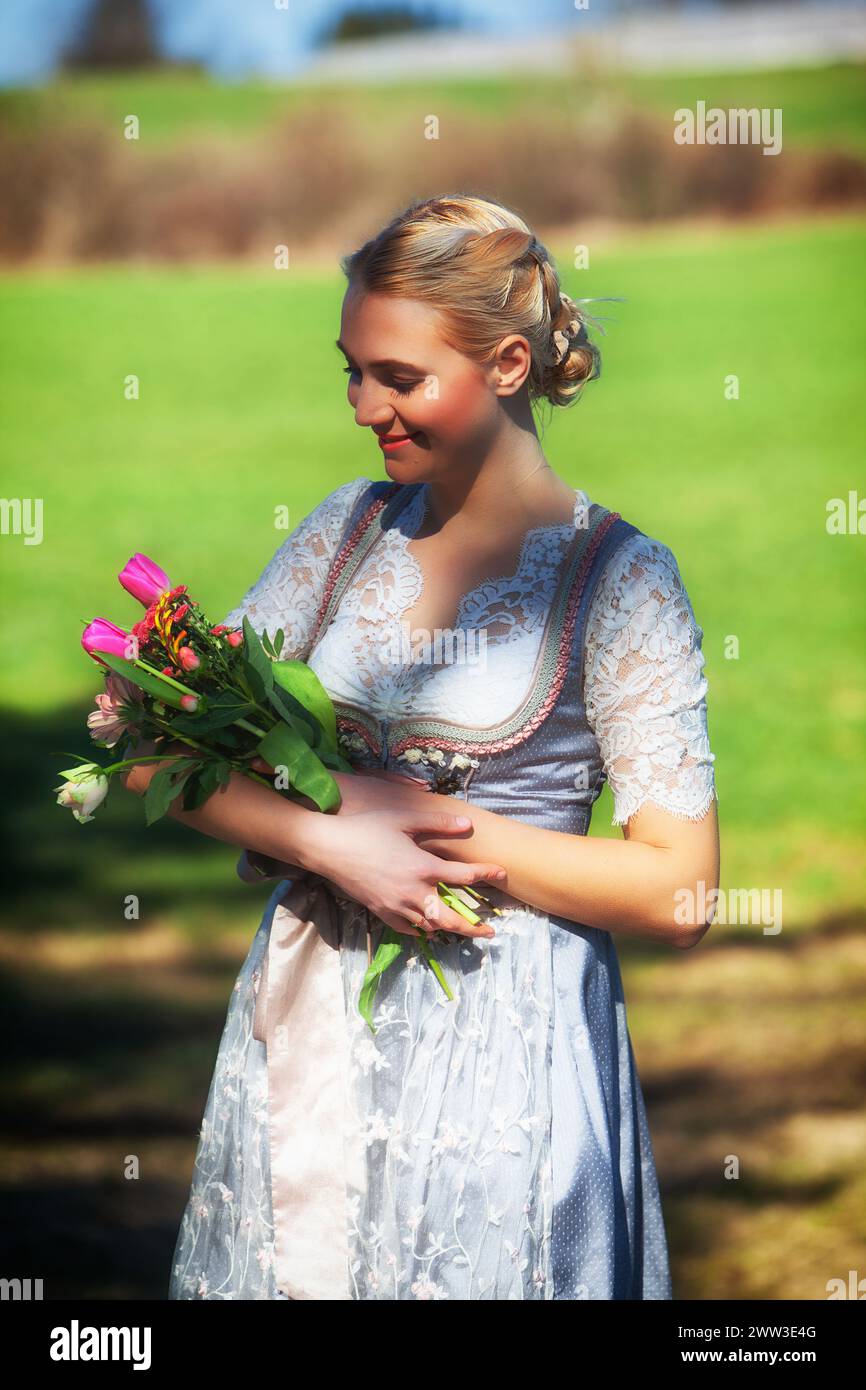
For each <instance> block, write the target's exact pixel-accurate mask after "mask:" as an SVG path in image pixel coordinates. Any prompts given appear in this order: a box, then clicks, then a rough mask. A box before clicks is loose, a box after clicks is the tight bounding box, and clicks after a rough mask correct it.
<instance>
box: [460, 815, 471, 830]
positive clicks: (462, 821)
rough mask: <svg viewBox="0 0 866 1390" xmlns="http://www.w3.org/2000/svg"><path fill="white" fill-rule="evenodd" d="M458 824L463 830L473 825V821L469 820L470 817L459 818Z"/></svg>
mask: <svg viewBox="0 0 866 1390" xmlns="http://www.w3.org/2000/svg"><path fill="white" fill-rule="evenodd" d="M457 824H458V825H459V826H460V827H461V828H462V827H464V826H466V825H471V824H472V822H471V820H470V819H469V817H468V816H458V817H457Z"/></svg>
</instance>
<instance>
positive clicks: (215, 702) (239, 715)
mask: <svg viewBox="0 0 866 1390" xmlns="http://www.w3.org/2000/svg"><path fill="white" fill-rule="evenodd" d="M253 709H254V706H253V705H251V704H250V702H249V700H244V698H243V696H242V695H240V694H238V693H237V692H236V691H234V690H221V691H220V693H219V694H218V695H215V696H213V698H212V699H210V700H209V701H208V706H207V709H206V710H205V712H204V714H199V712H198V711H196V713H195V714H178V715H174V716H173V718H172V720H171V727H172V729H173V730H174V731H175V732H176V733H179V734H189V735H190V736H191V737H195V736H196V735H197V734H210V733H213V732H214V731H215V730H216V729H223V728H225V727H226V726H227V725H229V724H233V723H234V721H235V720H236V719H243V718H245V716H246V715H248V714H251V713H252V711H253Z"/></svg>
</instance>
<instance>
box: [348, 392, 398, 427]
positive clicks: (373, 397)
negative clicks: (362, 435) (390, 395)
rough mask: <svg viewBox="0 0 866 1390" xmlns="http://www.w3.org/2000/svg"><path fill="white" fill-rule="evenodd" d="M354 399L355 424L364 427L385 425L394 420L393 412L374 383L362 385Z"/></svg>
mask: <svg viewBox="0 0 866 1390" xmlns="http://www.w3.org/2000/svg"><path fill="white" fill-rule="evenodd" d="M357 389H358V394H357V396H356V398H355V424H356V425H365V426H375V425H387V424H389V423H390V421H391V420H392V419H393V418H394V411H393V409H392V407H391V405H390V404H389V402H388V400H387V398H386V397H385V396H384V394H383V391H382V388H380V387H377V386H376V383H375V382H370V383H369V384H362V385H361V386H359V387H358V388H357Z"/></svg>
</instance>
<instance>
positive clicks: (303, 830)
mask: <svg viewBox="0 0 866 1390" xmlns="http://www.w3.org/2000/svg"><path fill="white" fill-rule="evenodd" d="M154 748H155V745H154V744H152V743H149V744H140V745H139V747H138V748H136V749H135V755H136V756H141V757H147V756H149V754H150V753H151V752H153V751H154ZM161 751H163V752H165V753H172V754H175V753H176V754H178V756H181V757H182V756H184V754H185V753H188V751H189V750H188V749H185V748H184V745H183V744H180V743H172V744H170V745H168V746H167V747H165V748H164V749H162V750H161ZM159 766H160V765H159V764H158V763H140V764H138V765H137V766H136V767H134V768H133V769H132V770H131V771H130V772H128V773H127V774H125V775H124V776H123V778H122V781H123V784H124V786H125V787H126V788H127V789H128V790H129V791H132V792H135V793H136V794H137V795H138V796H143V795H144V793H145V792H146V791H147V788H148V785H149V783H150V780H151V778H152V777H153V776H154V775H155V773H156V772H157V771H158V768H159ZM182 803H183V794H182V791H179V792H178V794H177V797H176V798H175V800H174V801H173V802H172V804H171V806H170V807H169V809H168V815H170V816H171V817H172V819H173V820H177V821H180V822H181V824H183V825H189V826H191V827H192V829H193V830H199V831H201V833H202V834H204V835H210V836H212V837H213V839H215V840H223V841H225V842H226V843H227V844H230V845H237V846H238V847H239V848H242V849H252V850H258V851H259V853H260V854H262V855H265V856H267V857H268V858H272V859H275V860H278V861H287V862H289V863H290V864H292V865H297V866H299V867H301V868H304V869H311V870H313V871H318V865H319V864H320V862H321V858H320V856H321V837H322V826H321V823H320V822H321V820H322V812H321V811H317V810H316V811H311V810H307V809H306V808H305V807H304V806H301V805H299V804H298V803H296V802H292V801H289V800H288V799H287V798H286V797H284V796H281V795H280V793H279V792H278V791H275V790H274V789H273V788H272V787H269V786H265V785H264V784H263V783H261V782H256V781H254V780H253V779H252V778H250V777H247V776H245V775H244V774H243V773H242V772H233V773H232V775H231V780H230V781H229V782H228V784H227V785H226V786H225V787H220V788H218V789H217V791H215V792H214V793H213V794H212V795H211V796H209V797H208V799H207V801H205V802H204V804H203V805H202V806H200V807H198V809H197V810H195V811H184V810H183V809H182ZM314 821H315V822H316V825H315V827H313V822H314ZM313 828H315V831H316V836H315V839H316V850H315V851H314V850H313V839H314V837H313V835H312V834H311V830H312V829H313Z"/></svg>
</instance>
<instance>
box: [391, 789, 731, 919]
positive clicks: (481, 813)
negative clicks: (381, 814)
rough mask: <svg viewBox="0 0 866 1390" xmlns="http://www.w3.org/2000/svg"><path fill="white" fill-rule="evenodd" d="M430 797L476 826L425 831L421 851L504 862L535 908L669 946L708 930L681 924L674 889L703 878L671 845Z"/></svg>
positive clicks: (515, 888) (519, 893)
mask: <svg viewBox="0 0 866 1390" xmlns="http://www.w3.org/2000/svg"><path fill="white" fill-rule="evenodd" d="M426 798H427V801H426V804H427V805H428V806H429V807H430V809H431V810H441V811H450V812H451V814H454V813H455V810H456V807H457V806H458V805H459V808H460V814H461V815H462V814H465V815H468V816H469V817H470V818H471V820H472V823H473V830H472V831H471V832H469V833H468V834H467V835H465V836H460V837H459V838H449V839H447V840H445V839H439V838H437V837H435V836H427V835H425V836H419V837H418V844H419V845H420V846H421V847H422V849H426V850H430V852H431V853H433V854H439V855H442V856H444V857H446V858H451V859H459V860H460V861H461V862H462V861H469V860H475V859H482V860H484V859H487V860H491V861H492V862H493V863H496V864H501V865H502V866H503V868H504V869H506V870H507V872H508V879H507V881H506V884H505V891H506V892H508V893H509V894H511V895H512V896H513V897H515V898H519V899H520V900H521V901H522V902H525V903H527V904H529V905H530V906H532V907H537V908H539V909H540V910H541V911H543V912H550V913H553V914H554V915H555V916H559V917H566V918H568V920H569V921H572V922H579V923H581V924H582V925H584V926H588V927H602V928H604V930H606V931H611V932H618V933H622V934H624V935H629V936H641V937H645V938H653V939H655V940H659V941H665V942H666V943H667V944H670V945H677V946H688V945H693V944H694V943H695V941H696V940H697V939H699V937H700V935H702V932H701V930H700V929H697V930H696V929H695V928H694V927H692V928H689V927H680V926H678V925H677V921H676V917H675V904H676V900H675V897H674V894H675V892H676V891H677V890H678V889H683V888H691V889H692V890H693V891H694V890H695V887H696V884H695V879H696V878H697V877H698V876H697V875H695V877H694V878H692V877H690V874H691V872H692V870H693V865H691V864H689V865H688V866H687V865H686V864H685V863H684V862H683V860H682V858H681V857H679V856H678V855H677V854H676V853H675V852H674V851H673V850H670V849H667V848H664V847H660V846H656V845H649V844H645V843H642V842H640V841H638V840H622V841H618V840H607V839H604V840H603V839H597V838H595V837H592V838H590V837H589V836H586V835H572V834H568V833H567V832H563V831H560V830H545V829H543V828H541V827H539V826H535V825H529V824H527V823H526V822H525V821H520V820H515V819H513V818H512V817H510V816H504V815H498V814H496V813H495V812H493V811H485V810H483V809H482V808H481V807H479V806H473V805H472V803H471V802H469V801H464V800H463V799H462V798H456V797H452V796H445V795H441V794H439V793H431V792H428V793H426ZM710 877H711V870H708V872H707V878H710ZM708 886H710V885H709V884H708Z"/></svg>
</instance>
